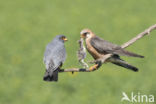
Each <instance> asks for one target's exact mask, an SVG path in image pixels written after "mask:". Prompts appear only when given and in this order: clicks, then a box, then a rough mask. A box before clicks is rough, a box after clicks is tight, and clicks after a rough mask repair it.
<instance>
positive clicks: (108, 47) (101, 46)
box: [90, 36, 144, 58]
mask: <svg viewBox="0 0 156 104" xmlns="http://www.w3.org/2000/svg"><path fill="white" fill-rule="evenodd" d="M90 42H91V45H92V46H93V47H94V48H95V49H96V50H97V51H98V52H99V53H102V54H108V53H111V54H118V55H123V56H131V57H140V58H143V57H144V56H142V55H138V54H135V53H132V52H129V51H126V50H124V49H122V48H121V47H120V46H118V45H116V44H113V43H110V42H108V41H106V40H103V39H101V38H99V37H97V36H95V37H93V38H91V41H90Z"/></svg>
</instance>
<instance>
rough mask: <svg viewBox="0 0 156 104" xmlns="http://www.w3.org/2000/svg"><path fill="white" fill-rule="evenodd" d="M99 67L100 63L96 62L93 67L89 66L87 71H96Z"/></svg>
mask: <svg viewBox="0 0 156 104" xmlns="http://www.w3.org/2000/svg"><path fill="white" fill-rule="evenodd" d="M101 65H102V63H101V61H98V62H96V64H95V65H93V66H91V67H90V68H89V70H90V71H94V70H97V69H98V68H99V67H100V66H101Z"/></svg>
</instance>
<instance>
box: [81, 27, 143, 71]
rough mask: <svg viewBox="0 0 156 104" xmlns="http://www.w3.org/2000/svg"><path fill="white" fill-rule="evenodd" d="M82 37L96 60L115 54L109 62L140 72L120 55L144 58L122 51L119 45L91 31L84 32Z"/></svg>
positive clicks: (85, 30)
mask: <svg viewBox="0 0 156 104" xmlns="http://www.w3.org/2000/svg"><path fill="white" fill-rule="evenodd" d="M81 37H83V38H85V42H86V48H87V50H88V52H89V53H90V54H91V55H92V56H93V58H94V59H95V60H97V59H99V58H102V57H103V56H104V55H106V54H113V56H112V57H111V58H109V59H108V60H107V62H111V63H113V64H115V65H118V66H122V67H124V68H128V69H131V70H133V71H138V69H137V68H136V67H134V66H132V65H130V64H128V63H126V62H125V61H124V60H122V59H121V58H120V56H119V55H123V56H131V57H139V58H143V57H144V56H141V55H138V54H135V53H132V52H129V51H126V50H124V49H122V48H121V47H120V46H119V45H116V44H113V43H111V42H108V41H106V40H103V39H101V38H99V37H98V36H96V35H95V34H94V33H93V32H92V31H91V30H89V29H84V30H82V31H81Z"/></svg>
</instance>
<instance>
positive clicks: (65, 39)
mask: <svg viewBox="0 0 156 104" xmlns="http://www.w3.org/2000/svg"><path fill="white" fill-rule="evenodd" d="M56 39H58V40H59V41H61V42H63V43H64V42H65V41H67V40H68V39H67V38H66V36H64V35H57V36H56Z"/></svg>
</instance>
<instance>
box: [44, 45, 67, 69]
mask: <svg viewBox="0 0 156 104" xmlns="http://www.w3.org/2000/svg"><path fill="white" fill-rule="evenodd" d="M65 59H66V50H65V47H64V44H59V43H57V44H56V43H50V44H48V45H47V47H46V51H45V53H44V63H45V64H46V68H47V69H48V68H49V67H50V68H51V69H53V70H55V69H57V68H58V67H59V66H60V65H61V64H62V63H63V62H64V61H65Z"/></svg>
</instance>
